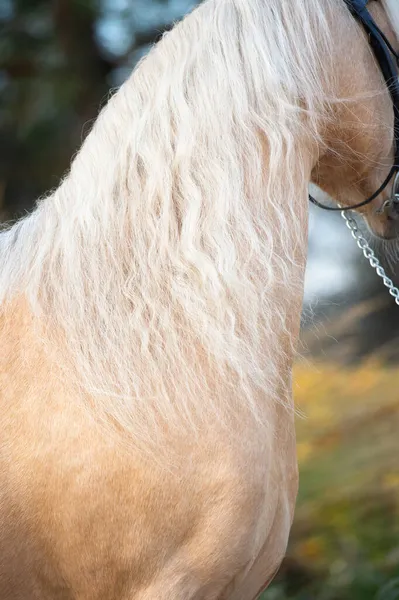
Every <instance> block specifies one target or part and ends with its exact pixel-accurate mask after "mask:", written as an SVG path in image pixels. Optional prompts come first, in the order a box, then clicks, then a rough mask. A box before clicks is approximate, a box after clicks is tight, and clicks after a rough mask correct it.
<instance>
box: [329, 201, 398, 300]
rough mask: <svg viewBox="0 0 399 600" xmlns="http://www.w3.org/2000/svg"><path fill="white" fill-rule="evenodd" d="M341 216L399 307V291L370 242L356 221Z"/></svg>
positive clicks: (345, 214)
mask: <svg viewBox="0 0 399 600" xmlns="http://www.w3.org/2000/svg"><path fill="white" fill-rule="evenodd" d="M341 216H342V218H343V219H344V221H345V223H346V226H347V227H348V229H349V230H350V232H351V234H352V237H353V239H354V240H355V241H356V243H357V245H358V246H359V248H360V250H361V251H362V252H363V254H364V256H365V258H367V260H368V261H369V263H370V265H371V266H372V267H373V269H375V271H376V273H377V275H378V276H379V277H381V279H382V281H383V283H384V285H385V287H387V288H388V291H389V293H390V294H391V296H393V297H394V298H395V302H396V304H397V305H398V306H399V289H398V288H397V287H396V286H395V285H394V283H393V281H392V279H390V278H389V277H388V276H387V274H386V273H385V270H384V268H383V267H382V265H381V264H380V261H379V260H378V258H377V257H376V255H375V254H374V250H372V249H371V248H370V246H369V243H368V241H367V240H366V238H365V237H364V236H363V235H362V234H361V232H360V231H359V228H358V226H357V223H356V221H355V219H354V218H353V217H351V216H350V215H349V214H347V213H346V212H345V211H342V212H341Z"/></svg>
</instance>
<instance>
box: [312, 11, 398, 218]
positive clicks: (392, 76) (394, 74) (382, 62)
mask: <svg viewBox="0 0 399 600" xmlns="http://www.w3.org/2000/svg"><path fill="white" fill-rule="evenodd" d="M398 1H399V0H398ZM368 2H369V0H345V3H346V4H347V6H348V8H349V10H350V12H351V13H352V14H353V16H354V17H355V18H356V19H357V20H358V21H359V22H360V23H361V24H362V26H363V28H364V29H365V31H366V33H367V35H368V38H369V43H370V46H371V48H372V49H373V52H374V55H375V57H376V59H377V62H378V64H379V66H380V69H381V72H382V74H383V76H384V79H385V82H386V84H387V87H388V89H389V92H390V94H391V98H392V103H393V111H394V140H395V142H394V143H395V160H394V164H393V166H392V169H391V170H390V172H389V174H388V176H387V178H386V179H385V181H384V182H383V183H382V184H381V186H380V187H379V188H378V190H377V191H376V192H374V194H373V195H372V196H370V198H367V199H366V200H363V201H362V202H359V203H358V204H355V205H354V206H348V207H345V208H341V207H334V206H325V205H324V204H321V203H320V202H318V201H317V200H315V199H314V198H313V197H312V196H310V195H309V200H310V201H311V202H313V204H315V205H316V206H318V207H319V208H324V209H325V210H340V211H342V210H354V209H355V208H360V207H361V206H365V205H366V204H369V203H370V202H372V201H373V200H374V199H375V198H376V197H377V196H378V195H379V194H380V193H381V192H382V191H383V190H384V189H385V188H386V187H387V185H388V183H389V182H390V181H391V179H392V177H393V176H394V175H395V179H394V184H393V190H392V197H391V199H390V200H387V201H386V202H385V203H384V207H383V209H384V208H385V207H386V206H391V205H392V204H393V203H395V202H396V203H398V206H399V78H398V67H399V54H398V53H397V52H395V50H394V49H393V48H392V45H391V44H390V42H389V41H388V39H387V38H386V36H385V35H384V34H383V32H382V31H381V29H379V27H378V26H377V24H376V23H375V21H374V19H373V17H372V16H371V15H370V13H369V11H368V10H367V8H366V6H367V4H368ZM395 63H396V64H395Z"/></svg>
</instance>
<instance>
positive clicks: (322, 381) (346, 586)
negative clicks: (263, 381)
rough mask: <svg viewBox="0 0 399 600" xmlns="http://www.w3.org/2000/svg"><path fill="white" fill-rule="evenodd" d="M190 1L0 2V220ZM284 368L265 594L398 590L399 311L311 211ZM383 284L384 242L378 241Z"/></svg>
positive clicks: (47, 179)
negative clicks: (294, 480) (285, 510)
mask: <svg viewBox="0 0 399 600" xmlns="http://www.w3.org/2000/svg"><path fill="white" fill-rule="evenodd" d="M195 4H196V2H195V0H52V1H50V0H0V220H3V221H5V220H12V219H15V218H18V217H20V216H21V215H23V214H25V213H26V211H30V210H32V208H33V207H34V203H35V200H36V199H37V198H38V197H40V196H41V195H42V194H44V193H45V192H47V191H49V190H50V189H52V188H54V187H56V186H57V184H58V182H59V180H60V178H61V177H62V175H63V174H64V173H65V171H66V170H67V169H68V167H69V164H70V161H71V158H72V156H73V155H74V153H75V152H76V151H77V149H78V148H79V146H80V145H81V142H82V140H83V139H84V137H85V135H86V134H87V132H88V130H89V129H90V126H91V123H92V121H93V119H94V118H95V117H96V115H97V113H98V110H99V107H100V106H102V105H103V104H104V103H105V102H106V101H107V98H108V97H109V94H110V91H113V90H114V89H116V88H117V87H118V86H119V85H120V84H121V83H123V81H124V80H125V78H126V77H128V75H129V73H130V72H131V70H132V69H133V67H134V65H135V64H136V62H137V61H138V60H139V58H141V57H142V56H143V55H144V54H145V53H146V52H147V51H148V50H149V48H150V47H151V45H152V44H153V43H154V42H156V41H157V40H158V39H159V37H160V36H161V35H162V33H163V32H164V31H166V30H168V29H169V28H170V27H171V26H172V25H173V22H174V21H175V20H177V19H179V18H181V17H182V16H183V15H184V14H185V13H187V12H188V11H190V10H191V9H192V8H193V7H194V6H195ZM310 217H311V218H310V233H309V261H308V269H307V275H306V293H305V303H304V311H303V328H302V336H301V344H300V348H299V356H298V360H297V364H296V371H295V384H294V392H295V398H296V403H297V407H298V412H299V414H298V419H297V431H298V455H299V462H300V471H301V480H300V491H299V497H298V505H297V511H296V517H295V522H294V526H293V529H292V535H291V541H290V547H289V551H288V555H287V558H286V560H285V562H284V564H283V566H282V568H281V571H280V573H279V575H278V577H277V578H276V580H275V582H274V583H273V585H272V586H271V587H270V589H269V590H268V591H267V592H266V593H265V594H264V596H263V598H264V599H265V600H286V599H289V598H290V599H295V600H358V599H359V600H360V599H361V600H369V599H370V600H371V599H373V600H396V599H399V385H398V384H399V370H398V359H399V343H398V339H397V338H398V337H399V336H398V333H399V307H398V306H396V305H395V303H394V301H393V300H392V298H391V297H390V296H389V295H388V293H387V291H386V290H385V289H384V288H383V286H382V284H381V282H380V280H379V279H378V278H377V277H376V276H375V274H374V273H373V271H372V269H371V268H370V267H369V266H368V264H367V263H366V261H365V260H364V259H363V257H362V255H361V253H360V251H359V250H358V248H357V247H356V244H355V242H354V241H353V240H352V239H351V237H350V234H349V231H348V230H347V229H346V227H345V224H344V223H343V221H342V219H341V218H340V216H339V215H335V214H331V213H324V212H323V211H320V210H319V209H315V210H313V207H311V215H310ZM376 251H377V252H378V254H379V255H380V256H385V257H386V258H385V259H384V261H383V263H384V266H386V267H387V268H388V270H389V273H390V275H391V276H392V277H393V278H394V280H395V282H397V281H398V279H399V278H398V275H399V269H398V267H397V266H396V263H397V262H398V260H396V258H395V249H394V247H392V246H389V247H388V246H380V247H377V248H376Z"/></svg>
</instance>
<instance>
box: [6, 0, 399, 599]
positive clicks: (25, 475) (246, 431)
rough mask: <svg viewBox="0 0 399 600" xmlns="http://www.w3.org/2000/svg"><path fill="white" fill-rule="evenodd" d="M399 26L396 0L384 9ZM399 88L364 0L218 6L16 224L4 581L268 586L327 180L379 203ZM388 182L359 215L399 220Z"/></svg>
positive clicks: (396, 40) (141, 76) (160, 595)
mask: <svg viewBox="0 0 399 600" xmlns="http://www.w3.org/2000/svg"><path fill="white" fill-rule="evenodd" d="M368 9H369V11H370V14H371V15H372V16H373V18H374V19H375V22H376V23H377V24H378V26H379V27H380V29H381V30H382V31H383V32H384V35H385V36H386V38H387V40H389V41H390V44H391V45H392V46H393V47H394V48H396V49H397V48H398V44H399V5H398V3H397V1H396V0H372V1H370V2H369V3H368ZM393 157H394V128H393V111H392V102H391V98H390V94H389V90H388V87H387V86H386V82H385V81H384V78H383V77H382V74H381V71H380V68H379V66H378V64H377V61H376V59H375V57H374V55H373V52H372V51H371V49H370V46H369V41H368V36H367V34H366V32H365V31H364V29H363V28H362V26H361V24H360V23H359V21H358V20H357V19H356V18H355V17H354V15H353V14H352V13H351V11H350V10H349V8H348V4H347V3H346V2H345V1H344V0H301V1H300V2H299V1H290V2H287V1H286V0H207V1H205V2H204V3H202V4H201V5H200V6H199V7H197V8H196V9H195V10H193V12H192V13H191V14H189V15H188V16H187V17H186V18H185V19H184V20H182V21H181V22H180V23H178V24H177V25H175V27H174V28H173V30H172V31H171V32H169V33H168V34H166V35H165V36H164V37H163V38H162V39H161V40H160V41H159V43H158V44H156V45H155V46H154V47H153V48H152V50H151V51H150V52H149V54H148V55H147V56H146V57H145V58H144V59H143V60H142V61H141V62H140V63H139V64H138V65H137V66H136V68H135V69H134V71H133V73H132V75H131V77H130V78H129V79H128V80H127V81H126V82H125V83H124V84H123V85H122V86H121V88H120V89H119V90H118V91H117V92H116V93H115V94H113V95H112V97H111V98H110V99H109V101H108V103H107V104H106V106H105V107H104V108H103V109H102V111H101V112H100V115H99V116H98V118H97V120H96V122H95V124H94V126H93V128H92V130H91V132H90V134H89V135H88V136H87V138H86V139H85V141H84V143H83V145H82V148H81V150H80V151H79V153H78V154H77V155H76V157H75V158H74V160H73V162H72V164H71V168H70V171H69V172H68V173H67V174H66V175H65V177H64V178H63V180H62V181H61V182H60V184H59V186H58V187H57V188H56V189H55V190H53V191H52V192H50V193H49V194H48V195H47V196H46V197H44V198H41V199H40V200H39V201H38V204H37V207H36V208H35V210H34V211H33V212H32V213H31V214H29V215H27V216H25V217H24V218H23V219H21V220H19V221H17V222H16V223H14V224H11V225H9V226H8V227H5V228H4V230H3V231H2V233H1V234H0V346H1V349H2V350H1V356H0V365H1V367H0V377H1V379H0V381H1V390H0V406H1V410H0V415H1V417H0V419H1V446H0V597H1V598H2V599H4V600H6V599H11V598H12V599H13V600H17V599H18V600H39V599H40V600H50V599H51V600H55V599H57V600H72V599H74V600H97V599H100V598H101V599H105V598H106V599H109V600H117V599H118V600H122V599H125V600H132V599H133V598H134V599H135V600H155V599H156V600H171V599H174V600H178V599H182V600H183V599H184V600H216V599H219V600H222V599H225V600H227V599H228V600H248V599H249V600H252V599H253V598H255V597H257V596H258V595H259V594H260V593H261V591H262V590H263V589H264V588H265V587H266V586H267V585H268V583H269V582H270V581H271V579H272V578H273V576H274V575H275V573H276V572H277V570H278V568H279V565H280V563H281V561H282V559H283V557H284V554H285V552H286V547H287V540H288V536H289V532H290V528H291V524H292V520H293V515H294V508H295V501H296V495H297V488H298V468H297V460H296V452H295V427H294V418H295V407H294V403H293V399H292V365H293V361H294V358H295V353H296V344H297V339H298V334H299V328H300V314H301V306H302V294H303V282H304V270H305V265H306V251H307V218H308V184H309V182H310V181H313V182H315V183H316V184H317V185H318V186H319V187H320V188H321V189H323V190H324V191H325V192H327V193H328V194H329V196H331V197H332V198H333V199H335V200H336V201H337V202H338V203H339V204H340V205H342V206H343V207H353V206H356V205H357V203H359V201H361V200H362V199H364V198H366V197H368V196H370V194H372V192H373V191H374V190H376V189H377V188H378V186H380V184H381V182H382V181H383V180H384V178H385V177H386V176H387V173H388V172H389V170H390V168H391V165H392V163H393V160H394V159H393ZM387 198H388V192H387V191H386V190H383V191H382V192H381V193H380V194H379V195H378V196H377V197H376V198H374V199H373V200H372V201H371V202H369V203H367V204H366V205H364V206H362V207H360V208H359V213H360V214H361V215H362V216H363V218H364V219H365V220H366V222H367V223H368V225H369V227H370V228H371V229H372V230H373V231H374V233H375V234H376V235H378V236H381V237H395V236H396V235H397V232H398V225H397V223H398V220H397V218H396V217H397V210H396V209H395V207H394V208H392V209H390V210H388V211H385V210H381V208H382V207H383V206H385V204H384V203H386V201H387Z"/></svg>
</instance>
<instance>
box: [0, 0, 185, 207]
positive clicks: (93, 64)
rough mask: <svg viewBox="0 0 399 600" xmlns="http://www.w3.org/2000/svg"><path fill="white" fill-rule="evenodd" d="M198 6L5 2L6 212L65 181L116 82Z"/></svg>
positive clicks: (107, 0) (1, 69) (0, 193)
mask: <svg viewBox="0 0 399 600" xmlns="http://www.w3.org/2000/svg"><path fill="white" fill-rule="evenodd" d="M194 4H195V2H189V1H188V0H179V1H176V0H151V2H150V3H148V1H145V0H144V1H143V0H125V1H124V0H54V1H53V2H48V0H1V2H0V31H1V36H0V139H1V144H0V210H1V212H2V215H1V214H0V216H3V218H13V217H16V216H19V215H21V213H23V212H24V211H26V210H31V209H32V207H33V205H34V202H35V200H36V199H37V197H39V196H40V195H42V194H44V193H45V192H46V191H48V190H50V189H52V188H54V187H56V186H57V184H58V182H59V180H60V178H61V177H62V175H63V173H64V172H65V171H66V170H67V168H68V166H69V164H70V161H71V157H72V155H73V154H74V152H75V151H76V150H77V149H78V148H79V146H80V145H81V142H82V137H83V136H84V135H85V134H86V133H87V131H88V129H89V124H90V122H91V121H92V120H93V118H95V116H96V115H97V113H98V109H99V106H100V105H101V104H103V103H104V102H105V101H106V99H107V96H108V92H109V90H110V88H111V87H115V86H117V85H119V84H120V83H121V82H122V81H123V79H124V78H125V77H126V76H127V75H128V74H129V72H130V71H131V69H132V68H133V66H134V64H135V62H136V61H137V59H138V58H139V56H141V54H142V53H143V52H145V51H146V49H147V48H148V47H149V45H151V44H152V43H153V42H155V41H156V40H157V39H158V38H159V37H160V36H161V35H162V33H163V32H164V31H165V30H167V29H169V28H170V26H171V23H172V21H173V19H174V18H177V17H179V16H181V15H182V14H184V13H185V12H186V11H187V10H188V9H189V8H190V7H191V6H193V5H194Z"/></svg>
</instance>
